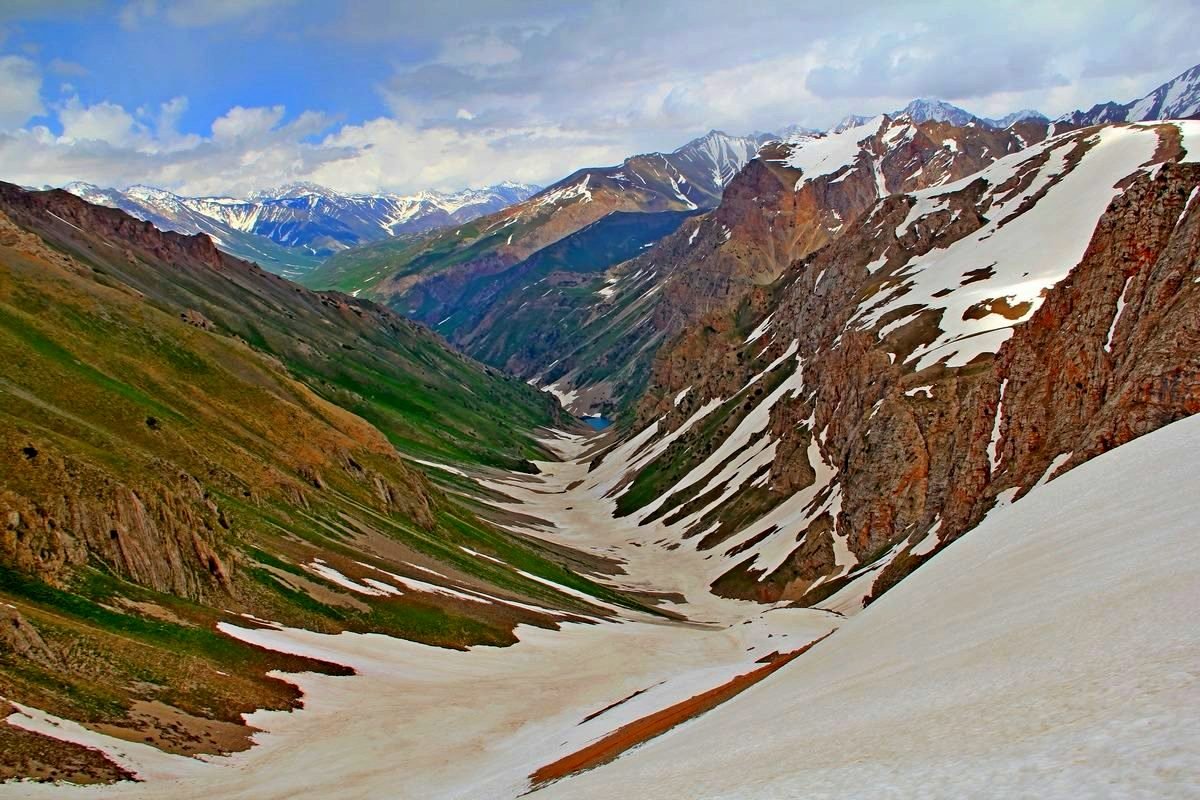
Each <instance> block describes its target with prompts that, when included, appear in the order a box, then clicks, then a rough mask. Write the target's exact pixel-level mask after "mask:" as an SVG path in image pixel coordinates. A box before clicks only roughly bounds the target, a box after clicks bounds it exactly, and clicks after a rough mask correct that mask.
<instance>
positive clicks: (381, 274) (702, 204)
mask: <svg viewBox="0 0 1200 800" xmlns="http://www.w3.org/2000/svg"><path fill="white" fill-rule="evenodd" d="M766 138H767V137H766V136H765V135H763V136H753V137H735V136H729V135H727V134H724V133H721V132H719V131H712V132H710V133H709V134H707V135H705V136H703V137H701V138H699V139H695V140H693V141H691V142H689V143H688V144H686V145H684V146H683V147H681V148H679V149H678V150H675V151H674V152H671V153H650V154H647V155H639V156H634V157H632V158H629V159H626V160H625V161H624V162H623V163H622V164H620V165H618V166H615V167H603V168H589V169H583V170H579V171H578V172H575V173H573V174H572V175H569V176H567V177H566V178H564V179H563V180H561V181H559V182H558V183H556V184H554V185H553V186H550V187H549V188H547V189H545V190H543V191H542V192H540V193H538V194H536V195H534V196H533V197H531V198H530V199H529V200H527V201H525V202H523V203H518V204H517V205H514V206H511V207H510V208H507V209H505V210H503V211H501V212H499V213H497V214H492V215H490V216H486V217H482V218H480V219H477V220H475V221H474V222H472V223H469V224H466V225H462V226H459V227H454V228H448V229H445V230H442V231H439V232H435V233H433V234H429V235H426V236H409V237H402V238H401V239H399V240H396V241H388V242H380V243H377V244H375V245H371V246H367V247H361V248H356V249H354V250H350V251H347V252H345V253H340V254H338V255H336V256H334V257H333V258H331V259H329V260H328V261H327V262H326V263H325V264H323V265H322V266H321V268H320V269H318V270H316V271H315V272H313V273H312V274H311V275H309V276H307V277H305V279H304V280H305V283H306V284H307V285H309V286H313V287H317V288H335V289H339V290H341V291H345V292H351V293H354V294H355V295H359V296H364V297H371V298H372V299H375V300H378V301H380V302H385V303H387V304H388V305H391V306H392V307H394V308H396V309H398V310H400V311H402V312H404V313H405V314H407V315H409V316H411V317H413V318H415V319H419V320H421V321H423V322H426V323H428V324H430V325H438V324H439V323H441V322H443V321H444V320H446V318H447V317H448V316H450V315H451V314H454V313H457V312H460V311H464V310H465V311H467V312H468V315H469V316H471V317H472V318H475V319H477V318H479V317H481V316H482V315H483V314H485V313H486V311H487V308H488V304H489V303H490V301H491V299H492V297H493V296H494V295H495V294H496V293H498V292H504V291H506V290H508V289H511V288H512V287H513V286H514V285H517V284H518V283H519V282H521V281H523V280H524V274H525V271H526V270H524V269H523V268H522V267H521V265H522V262H524V261H525V260H526V259H528V258H529V257H530V256H532V255H533V254H534V253H536V252H538V251H539V250H541V249H543V248H545V247H547V246H549V245H552V244H554V243H556V242H558V241H560V240H562V239H565V238H566V237H569V236H571V235H572V234H575V233H578V232H581V231H583V230H584V229H585V228H588V227H589V226H592V225H596V224H608V223H604V219H605V218H606V217H608V216H609V215H610V214H614V213H618V212H621V213H626V214H638V215H643V216H642V217H640V219H642V220H644V221H645V223H646V224H645V226H644V228H643V230H642V231H641V232H640V233H636V232H634V231H633V230H632V228H633V224H632V223H633V221H634V220H635V219H637V218H632V217H625V218H623V219H621V220H620V221H614V222H613V224H614V226H615V227H616V228H618V229H619V232H618V233H616V234H615V235H618V236H622V237H624V236H629V235H633V236H635V237H636V238H637V239H639V240H640V242H641V243H645V242H647V241H650V240H652V239H653V237H656V236H657V237H661V235H662V233H663V228H664V225H663V222H662V221H660V220H656V219H653V218H652V217H650V216H649V215H652V214H658V213H663V212H673V213H674V214H676V215H677V214H679V213H687V212H693V211H696V210H698V209H706V208H712V207H714V206H715V205H716V204H717V203H718V202H719V201H720V198H721V192H722V190H723V189H724V187H725V184H726V183H727V182H728V181H729V180H730V179H731V178H732V177H733V176H734V175H735V174H737V172H738V171H739V170H740V169H741V168H742V167H743V166H744V165H745V164H746V163H747V162H748V161H749V160H750V159H752V158H753V157H754V154H755V152H756V151H757V150H758V147H759V145H760V144H761V143H762V142H763V141H764V140H765V139H766ZM593 235H594V232H593ZM606 266H608V263H601V264H599V265H597V264H595V263H583V264H580V265H578V266H577V267H570V268H569V269H568V271H592V272H596V271H600V270H603V268H604V267H606ZM481 282H482V283H486V284H487V286H488V287H489V289H488V291H487V292H485V293H483V294H482V296H476V292H475V290H476V289H477V288H478V286H479V285H480V283H481ZM521 285H524V284H523V283H522V284H521ZM459 327H460V326H459V325H458V324H456V325H455V326H454V327H453V328H452V329H449V330H447V333H449V334H450V335H451V336H452V338H453V336H454V334H455V331H456V330H457V329H458V328H459Z"/></svg>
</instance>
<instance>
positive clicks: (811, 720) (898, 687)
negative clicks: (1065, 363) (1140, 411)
mask: <svg viewBox="0 0 1200 800" xmlns="http://www.w3.org/2000/svg"><path fill="white" fill-rule="evenodd" d="M1198 468H1200V417H1193V418H1191V419H1187V420H1184V421H1182V422H1177V423H1175V424H1174V425H1171V426H1168V427H1166V428H1163V429H1161V430H1159V431H1157V432H1155V433H1153V434H1150V435H1149V436H1146V437H1144V438H1142V439H1140V440H1137V441H1135V442H1132V443H1130V444H1127V445H1125V446H1123V447H1120V448H1118V449H1117V450H1114V451H1112V452H1110V453H1108V454H1106V455H1103V456H1101V457H1099V458H1097V459H1095V460H1093V461H1091V462H1089V463H1087V464H1084V465H1082V466H1080V467H1077V468H1076V469H1074V470H1072V471H1070V472H1069V473H1066V474H1064V475H1063V476H1062V477H1059V478H1057V479H1056V480H1054V481H1052V482H1050V483H1048V484H1046V485H1045V486H1042V487H1040V488H1038V489H1036V490H1035V491H1033V492H1032V493H1030V494H1029V495H1028V496H1027V497H1025V498H1024V499H1022V500H1020V501H1018V502H1017V503H1015V504H1013V505H1011V506H1006V507H1004V508H1000V509H997V510H996V511H994V512H993V513H992V514H991V515H990V516H989V517H988V518H987V519H986V520H985V521H984V522H983V523H982V524H981V525H980V526H979V527H978V528H977V529H975V530H974V531H972V532H970V533H968V534H967V535H966V536H964V537H963V538H962V539H960V540H958V541H957V542H955V543H954V544H953V545H951V546H950V547H948V548H947V549H946V550H944V551H943V552H941V553H939V554H938V555H937V556H935V557H934V558H933V559H932V560H931V561H930V562H929V563H928V564H926V565H925V566H923V567H922V568H921V569H920V570H918V571H917V572H916V573H915V574H913V575H912V576H911V577H909V578H908V579H907V580H905V581H904V582H902V583H901V584H900V585H899V586H897V587H896V588H894V589H892V590H891V591H890V592H889V593H887V594H886V595H884V596H883V598H881V599H880V600H879V601H878V602H877V603H875V604H873V605H872V606H870V607H869V608H867V609H866V610H864V611H863V612H862V613H860V614H859V615H858V616H856V617H855V618H853V619H852V620H850V621H849V622H847V623H846V624H845V625H844V626H843V627H842V628H841V629H840V630H839V631H838V632H837V633H835V634H834V635H833V636H832V637H830V638H829V639H828V640H827V641H824V642H822V643H820V644H818V645H817V646H816V647H814V648H813V649H812V650H811V651H810V652H809V653H807V654H805V655H804V656H801V657H800V658H799V659H797V660H796V661H795V662H793V663H792V664H791V665H789V666H788V667H785V668H784V669H782V670H780V671H779V672H777V673H776V674H775V675H773V676H772V677H770V678H767V679H766V680H765V681H764V682H762V683H761V684H759V685H758V686H756V687H754V688H752V689H750V690H748V691H747V692H746V693H745V694H744V695H742V696H741V697H739V698H736V699H734V700H733V701H731V702H730V703H728V704H726V705H724V706H722V707H720V708H718V709H716V710H714V711H712V712H710V713H709V714H707V715H706V716H704V717H701V718H699V719H697V720H694V721H692V722H689V723H686V724H685V725H682V726H680V727H679V728H676V729H675V730H674V731H672V732H670V733H667V734H665V735H663V736H661V737H660V738H658V739H656V740H653V741H651V742H649V743H647V744H646V745H643V746H642V747H640V748H638V749H637V750H635V751H632V752H630V753H628V754H626V755H625V756H624V757H623V758H621V759H619V760H618V761H616V762H614V763H612V764H610V765H608V766H605V767H602V768H600V769H598V770H595V771H594V772H590V773H584V774H582V775H579V776H577V777H574V778H571V779H568V780H566V781H563V782H561V783H559V784H555V785H552V786H550V787H549V788H547V789H545V790H543V791H542V792H539V793H536V794H535V795H534V796H536V797H539V798H541V797H545V798H548V799H549V798H600V797H687V798H742V799H744V800H752V798H782V797H803V798H825V797H829V798H846V797H864V796H871V797H946V798H960V797H1042V798H1044V797H1062V798H1080V797H1179V798H1185V797H1196V796H1198V795H1200V717H1198V716H1197V714H1196V709H1197V708H1200V673H1198V672H1197V669H1196V665H1197V663H1200V626H1197V624H1196V613H1197V609H1198V607H1200V538H1198V537H1197V536H1196V520H1197V519H1200V497H1198V496H1197V493H1196V478H1195V475H1196V471H1197V469H1198Z"/></svg>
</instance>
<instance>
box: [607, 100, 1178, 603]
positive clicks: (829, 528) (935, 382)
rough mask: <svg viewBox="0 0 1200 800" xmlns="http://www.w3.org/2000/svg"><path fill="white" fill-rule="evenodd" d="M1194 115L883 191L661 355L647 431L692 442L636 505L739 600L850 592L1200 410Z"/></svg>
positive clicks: (633, 480) (1055, 142) (656, 468)
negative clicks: (773, 277)
mask: <svg viewBox="0 0 1200 800" xmlns="http://www.w3.org/2000/svg"><path fill="white" fill-rule="evenodd" d="M1196 133H1197V130H1196V128H1195V125H1194V124H1189V123H1182V124H1178V125H1176V124H1166V125H1159V126H1143V127H1130V126H1124V127H1121V126H1117V127H1108V128H1094V129H1087V130H1083V131H1079V132H1076V133H1073V134H1067V135H1063V136H1059V137H1056V138H1054V139H1052V140H1048V141H1046V142H1043V143H1042V144H1040V145H1037V146H1034V147H1031V148H1029V150H1028V151H1025V152H1023V153H1021V154H1020V155H1019V156H1013V157H1010V158H1007V159H1004V160H1002V161H1000V162H997V163H996V164H994V165H993V166H992V167H990V168H988V169H984V170H983V171H981V172H979V173H977V174H975V175H971V176H967V177H965V178H964V179H962V180H960V181H958V182H957V183H951V184H947V185H943V186H938V187H936V188H932V189H927V190H923V191H918V192H916V193H914V194H899V195H895V196H892V197H889V198H886V199H884V200H882V201H880V202H878V203H876V204H874V205H873V206H872V207H871V209H870V210H868V211H866V212H864V213H863V214H862V215H861V216H860V218H859V219H858V221H857V222H856V223H854V224H853V225H852V226H851V227H850V229H849V230H848V231H847V232H846V233H845V234H844V235H842V236H840V237H838V238H837V239H836V240H835V241H833V242H832V243H831V244H829V245H828V246H826V247H824V248H822V249H820V250H818V251H816V252H814V253H813V254H811V255H810V256H808V257H806V258H802V259H800V260H799V261H797V262H796V263H795V264H793V265H792V266H791V267H790V268H789V269H788V270H787V271H786V272H785V273H784V274H783V275H782V277H780V278H779V280H778V281H776V282H775V283H774V284H771V285H769V286H764V287H761V288H758V289H755V290H752V291H751V293H750V294H749V295H747V296H746V298H745V299H744V300H743V301H742V302H741V304H740V305H739V307H738V308H736V309H734V310H733V311H721V312H718V313H714V314H710V315H709V316H707V317H705V318H704V321H703V324H702V325H700V326H697V327H696V328H695V329H693V330H691V331H689V332H688V333H687V334H685V335H684V336H682V337H680V338H678V339H677V340H675V341H674V342H672V344H671V345H670V346H669V347H667V348H666V349H664V350H663V352H662V353H661V355H660V357H659V359H658V360H657V362H656V366H655V369H654V373H653V378H652V381H651V384H650V386H651V388H650V390H649V391H648V392H647V393H646V395H645V396H644V397H643V399H642V401H641V404H640V405H639V408H638V422H637V424H636V425H635V426H634V427H635V429H646V426H651V427H652V428H654V429H655V430H656V431H657V432H658V433H657V434H656V435H657V436H661V435H662V434H669V438H671V443H670V445H669V447H667V448H666V449H665V450H664V451H663V453H662V455H661V456H659V457H658V458H656V459H655V460H654V461H652V462H651V463H650V464H648V465H643V466H641V468H640V469H639V470H638V471H637V472H636V473H635V474H631V475H630V480H629V482H628V483H627V484H626V485H625V486H623V487H622V488H621V494H620V496H619V506H620V507H621V508H622V510H623V512H624V513H628V514H635V515H637V516H638V518H639V519H640V520H641V521H642V522H643V524H651V523H654V524H664V525H666V526H667V529H668V530H669V531H671V532H672V533H673V535H674V538H672V539H670V540H668V541H670V542H675V543H678V544H682V545H683V546H692V547H698V548H701V549H706V550H711V551H712V553H713V561H714V567H713V586H714V588H715V589H716V590H717V591H719V592H722V593H726V594H731V595H735V596H744V597H749V598H757V599H762V600H776V599H794V600H800V601H802V602H806V603H834V604H835V605H841V606H843V607H851V606H852V605H853V604H855V603H858V602H861V601H862V600H863V599H864V598H865V599H868V600H869V598H870V597H873V596H877V595H878V593H879V592H881V591H883V590H884V589H886V588H887V587H888V586H890V585H892V584H893V583H894V582H895V581H896V580H898V579H899V578H900V577H902V576H903V575H905V574H907V573H908V572H909V571H911V570H912V569H913V568H915V567H916V566H917V565H919V563H920V562H921V561H922V560H924V559H925V558H928V556H929V555H930V554H932V553H933V552H935V551H936V549H937V548H938V547H941V546H943V545H944V544H945V543H946V542H948V541H951V540H953V539H954V538H955V537H957V536H959V535H961V534H962V533H963V532H964V531H966V530H968V529H969V528H970V527H972V526H973V525H975V524H976V523H977V522H978V521H979V520H980V519H981V518H982V517H983V515H984V514H986V513H987V511H988V510H989V509H990V508H992V507H993V506H994V505H995V504H997V503H1006V502H1010V501H1012V499H1013V498H1014V497H1019V495H1020V494H1021V493H1022V492H1024V491H1027V490H1028V489H1029V488H1031V487H1032V486H1033V485H1035V484H1037V483H1038V482H1039V481H1044V480H1049V479H1051V478H1052V477H1053V476H1054V475H1055V474H1057V473H1058V472H1060V471H1061V470H1063V469H1069V468H1070V466H1073V465H1074V464H1078V463H1080V462H1082V461H1084V460H1086V459H1088V458H1091V457H1094V456H1095V455H1097V454H1098V453H1100V452H1103V451H1105V450H1107V449H1109V448H1111V447H1114V446H1117V445H1119V444H1121V443H1123V442H1125V441H1128V440H1129V439H1130V438H1132V437H1134V436H1137V435H1140V434H1141V433H1145V432H1147V431H1148V430H1152V429H1154V428H1157V427H1159V426H1161V425H1163V424H1166V423H1167V422H1170V421H1172V420H1174V419H1177V418H1179V417H1181V416H1185V415H1187V414H1191V413H1195V412H1196V410H1197V408H1198V407H1197V381H1198V380H1200V372H1198V367H1200V362H1197V359H1196V352H1197V348H1196V344H1197V339H1196V335H1197V334H1196V320H1197V319H1200V317H1198V316H1197V308H1196V307H1195V303H1196V302H1197V297H1198V296H1197V293H1196V291H1195V290H1194V289H1195V286H1196V282H1197V281H1196V279H1197V269H1198V268H1200V264H1198V263H1197V238H1196V237H1197V232H1198V227H1197V226H1198V225H1200V216H1197V215H1198V213H1200V212H1197V207H1198V206H1200V203H1195V202H1194V200H1195V197H1196V194H1197V186H1198V185H1200V172H1198V171H1197V166H1196V164H1195V156H1194V155H1187V154H1186V153H1185V150H1186V145H1187V143H1188V142H1191V143H1192V144H1193V148H1195V141H1196V140H1195V139H1194V138H1192V137H1194V136H1195V135H1196ZM652 433H653V432H652ZM676 546H677V545H676Z"/></svg>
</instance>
